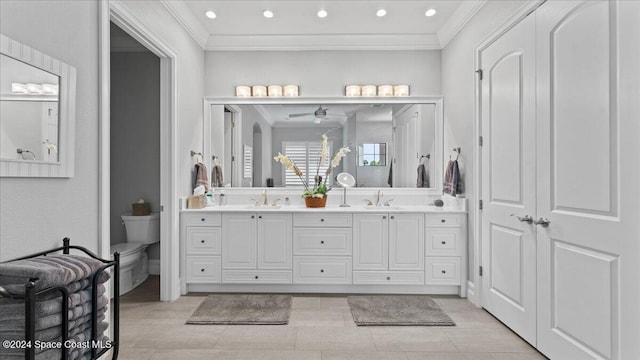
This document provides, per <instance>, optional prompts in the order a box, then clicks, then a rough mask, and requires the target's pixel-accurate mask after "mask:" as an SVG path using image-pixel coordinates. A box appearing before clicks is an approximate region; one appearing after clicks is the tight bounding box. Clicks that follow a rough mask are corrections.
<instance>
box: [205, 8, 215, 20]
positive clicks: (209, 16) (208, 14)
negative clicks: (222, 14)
mask: <svg viewBox="0 0 640 360" xmlns="http://www.w3.org/2000/svg"><path fill="white" fill-rule="evenodd" d="M204 15H205V16H206V17H208V18H209V19H215V18H216V17H217V16H218V15H216V13H215V12H213V11H211V10H207V11H205V12H204Z"/></svg>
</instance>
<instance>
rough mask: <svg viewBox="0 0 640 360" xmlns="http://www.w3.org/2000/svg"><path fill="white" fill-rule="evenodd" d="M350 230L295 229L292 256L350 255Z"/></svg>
mask: <svg viewBox="0 0 640 360" xmlns="http://www.w3.org/2000/svg"><path fill="white" fill-rule="evenodd" d="M351 243H352V234H351V229H350V228H325V229H322V228H295V229H293V254H294V255H351Z"/></svg>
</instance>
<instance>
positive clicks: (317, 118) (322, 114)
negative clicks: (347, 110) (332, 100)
mask: <svg viewBox="0 0 640 360" xmlns="http://www.w3.org/2000/svg"><path fill="white" fill-rule="evenodd" d="M327 110H329V109H326V108H323V107H322V105H320V106H319V107H318V110H316V111H314V112H310V113H298V114H289V119H292V118H299V117H313V119H314V120H313V122H314V123H316V124H319V123H320V122H321V121H322V120H324V119H329V118H340V119H344V118H346V117H347V115H344V114H330V113H327Z"/></svg>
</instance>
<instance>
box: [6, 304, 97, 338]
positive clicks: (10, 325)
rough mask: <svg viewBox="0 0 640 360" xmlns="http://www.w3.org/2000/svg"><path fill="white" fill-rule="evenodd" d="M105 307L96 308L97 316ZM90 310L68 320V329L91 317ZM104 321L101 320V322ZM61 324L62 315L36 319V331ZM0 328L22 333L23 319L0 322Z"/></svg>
mask: <svg viewBox="0 0 640 360" xmlns="http://www.w3.org/2000/svg"><path fill="white" fill-rule="evenodd" d="M106 302H107V303H108V302H109V299H106ZM106 309H107V306H106V305H105V306H102V307H100V306H99V307H98V316H101V315H102V316H104V312H105V311H106ZM90 312H91V308H90V307H89V309H88V312H87V313H86V314H84V315H82V316H79V317H76V318H73V319H71V318H70V319H69V328H70V329H71V328H73V327H75V326H77V325H79V324H82V323H83V322H85V321H87V319H90V317H91V314H90ZM102 320H104V319H101V320H100V321H102ZM60 324H62V315H60V314H53V315H47V316H41V317H36V324H35V325H36V331H38V330H43V329H48V328H50V327H54V326H59V325H60ZM0 328H2V330H3V331H24V320H23V319H14V320H7V321H2V322H0Z"/></svg>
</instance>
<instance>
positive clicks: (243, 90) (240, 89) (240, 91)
mask: <svg viewBox="0 0 640 360" xmlns="http://www.w3.org/2000/svg"><path fill="white" fill-rule="evenodd" d="M236 96H237V97H250V96H251V87H250V86H245V85H239V86H236Z"/></svg>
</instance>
